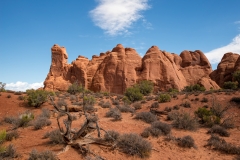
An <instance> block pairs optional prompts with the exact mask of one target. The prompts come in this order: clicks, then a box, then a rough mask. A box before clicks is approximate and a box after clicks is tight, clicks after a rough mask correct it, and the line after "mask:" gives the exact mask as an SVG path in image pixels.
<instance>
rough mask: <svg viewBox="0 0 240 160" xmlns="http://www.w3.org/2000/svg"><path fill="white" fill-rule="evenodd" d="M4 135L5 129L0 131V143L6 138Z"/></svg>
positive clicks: (5, 133)
mask: <svg viewBox="0 0 240 160" xmlns="http://www.w3.org/2000/svg"><path fill="white" fill-rule="evenodd" d="M6 135H7V132H6V130H2V131H0V144H1V143H3V142H4V141H5V140H6Z"/></svg>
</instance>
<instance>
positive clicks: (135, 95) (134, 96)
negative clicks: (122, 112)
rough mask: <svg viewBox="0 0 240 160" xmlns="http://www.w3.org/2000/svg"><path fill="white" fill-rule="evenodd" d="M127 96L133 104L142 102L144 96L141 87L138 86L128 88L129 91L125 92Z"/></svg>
mask: <svg viewBox="0 0 240 160" xmlns="http://www.w3.org/2000/svg"><path fill="white" fill-rule="evenodd" d="M125 96H126V97H127V98H128V99H129V100H130V101H131V102H135V101H140V100H142V99H143V94H142V93H141V92H140V89H139V87H136V86H133V87H129V88H127V90H126V92H125Z"/></svg>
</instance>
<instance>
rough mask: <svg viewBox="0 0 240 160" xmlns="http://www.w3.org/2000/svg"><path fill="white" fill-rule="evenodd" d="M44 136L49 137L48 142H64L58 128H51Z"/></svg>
mask: <svg viewBox="0 0 240 160" xmlns="http://www.w3.org/2000/svg"><path fill="white" fill-rule="evenodd" d="M44 138H49V140H50V143H52V144H65V141H64V139H63V137H62V135H61V132H60V131H59V129H56V130H53V131H51V132H47V133H46V134H45V135H44Z"/></svg>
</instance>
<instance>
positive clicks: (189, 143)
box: [178, 136, 195, 148]
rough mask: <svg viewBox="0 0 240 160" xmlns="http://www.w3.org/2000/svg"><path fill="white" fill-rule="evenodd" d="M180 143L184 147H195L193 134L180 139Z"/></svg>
mask: <svg viewBox="0 0 240 160" xmlns="http://www.w3.org/2000/svg"><path fill="white" fill-rule="evenodd" d="M178 145H179V146H181V147H184V148H191V147H195V142H194V139H193V138H192V137H191V136H184V137H182V138H180V139H179V140H178Z"/></svg>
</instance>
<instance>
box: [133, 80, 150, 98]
mask: <svg viewBox="0 0 240 160" xmlns="http://www.w3.org/2000/svg"><path fill="white" fill-rule="evenodd" d="M137 87H138V88H139V90H140V93H142V94H143V95H145V96H146V95H149V94H150V93H152V91H153V83H152V82H151V81H147V80H143V81H141V82H140V83H139V84H137Z"/></svg>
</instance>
